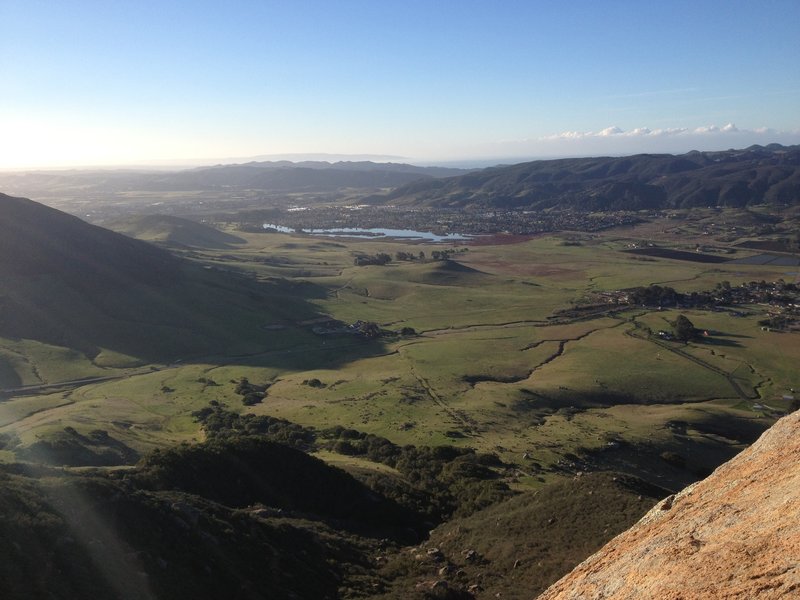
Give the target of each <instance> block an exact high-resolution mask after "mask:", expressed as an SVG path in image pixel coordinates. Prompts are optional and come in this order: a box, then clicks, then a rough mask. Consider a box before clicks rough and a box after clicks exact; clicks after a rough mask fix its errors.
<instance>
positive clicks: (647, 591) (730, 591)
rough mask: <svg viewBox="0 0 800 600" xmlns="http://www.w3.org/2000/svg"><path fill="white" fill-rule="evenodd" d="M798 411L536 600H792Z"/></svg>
mask: <svg viewBox="0 0 800 600" xmlns="http://www.w3.org/2000/svg"><path fill="white" fill-rule="evenodd" d="M799 431H800V412H795V413H793V414H791V415H789V416H787V417H784V418H783V419H781V420H780V421H778V422H777V423H776V424H775V425H773V426H772V428H771V429H769V430H768V431H767V432H766V433H764V435H762V436H761V437H760V438H759V440H758V441H757V442H756V443H755V444H753V445H752V446H751V447H750V448H748V449H747V450H745V451H743V452H742V453H741V454H739V455H738V456H737V457H736V458H734V459H732V460H731V461H729V462H727V463H725V464H724V465H722V466H721V467H719V468H718V469H717V470H716V471H715V472H714V473H713V474H712V475H711V476H709V477H708V478H707V479H704V480H703V481H701V482H699V483H697V484H694V485H692V486H689V487H687V488H686V489H684V490H683V491H682V492H680V493H679V494H676V495H675V496H670V497H669V498H667V499H665V500H664V501H662V502H660V503H659V504H657V505H656V506H655V507H654V508H653V509H652V510H651V511H650V512H649V513H648V514H647V515H646V516H645V517H644V518H643V519H642V520H641V521H639V522H638V523H637V524H636V525H634V526H633V527H632V528H631V529H629V530H628V531H626V532H625V533H623V534H621V535H619V536H618V537H616V538H614V539H613V540H612V541H611V542H609V543H608V544H607V545H606V546H605V547H604V548H603V549H602V550H600V551H599V552H597V553H596V554H594V555H593V556H592V557H590V558H589V559H587V560H586V561H584V562H583V563H582V564H580V565H579V566H578V567H577V568H576V569H575V570H573V571H572V572H571V573H570V574H568V575H567V576H566V577H564V578H563V579H561V580H560V581H558V582H557V583H556V584H554V585H553V586H552V587H550V588H549V589H548V590H547V591H546V592H545V593H544V594H543V595H541V596H540V597H539V600H567V599H571V600H577V599H579V598H598V599H600V598H603V599H609V600H611V599H620V600H621V599H634V598H676V599H677V598H693V599H697V600H703V599H708V600H712V599H718V598H728V599H740V600H750V599H752V598H760V599H765V598H766V599H774V598H787V599H788V598H797V597H798V595H800V563H799V562H798V557H800V468H798V464H800V435H798V432H799Z"/></svg>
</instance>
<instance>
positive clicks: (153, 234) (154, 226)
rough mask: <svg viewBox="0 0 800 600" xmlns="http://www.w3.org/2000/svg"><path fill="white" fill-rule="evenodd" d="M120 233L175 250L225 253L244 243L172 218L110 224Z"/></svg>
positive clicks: (160, 217)
mask: <svg viewBox="0 0 800 600" xmlns="http://www.w3.org/2000/svg"><path fill="white" fill-rule="evenodd" d="M106 226H107V227H108V228H109V229H111V230H113V231H116V232H118V233H124V234H125V235H127V236H129V237H132V238H136V239H139V240H144V241H147V242H158V243H163V244H168V245H173V246H190V247H195V248H206V249H215V250H222V249H225V248H230V247H235V246H237V245H240V244H244V243H245V240H243V239H242V238H240V237H236V236H235V235H231V234H230V233H225V232H224V231H220V230H219V229H215V228H214V227H211V226H209V225H204V224H203V223H198V222H196V221H191V220H189V219H184V218H181V217H175V216H172V215H145V216H141V217H131V218H130V219H126V220H121V221H114V222H112V223H107V224H106Z"/></svg>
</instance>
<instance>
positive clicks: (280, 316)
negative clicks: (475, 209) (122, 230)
mask: <svg viewBox="0 0 800 600" xmlns="http://www.w3.org/2000/svg"><path fill="white" fill-rule="evenodd" d="M634 233H637V231H633V232H631V237H628V234H627V233H625V234H622V233H620V232H609V233H607V234H592V235H590V236H585V238H586V239H585V240H584V241H583V242H582V245H581V246H565V245H563V238H562V237H560V236H544V237H540V238H536V239H533V240H530V241H527V242H524V243H519V244H511V245H501V246H475V247H472V248H470V250H469V251H468V252H462V253H458V254H457V255H456V258H457V263H456V264H447V263H433V262H424V263H423V262H413V263H412V262H409V263H406V262H402V263H397V262H394V263H391V264H390V265H387V266H385V267H377V266H370V267H355V266H353V256H354V255H356V254H358V253H363V254H375V253H376V252H387V253H389V254H392V255H393V254H394V253H395V252H396V251H398V250H406V251H408V250H409V249H411V250H412V251H413V252H414V253H417V252H418V251H419V250H420V249H422V250H424V251H425V252H426V253H427V254H430V251H431V249H432V248H433V247H431V246H428V245H425V244H405V243H402V242H394V241H385V240H384V241H375V240H346V241H345V240H320V239H319V238H313V237H309V236H288V235H282V234H247V233H243V234H241V237H242V238H243V239H244V240H246V242H247V243H246V244H243V245H240V246H237V247H235V248H226V249H217V250H214V249H211V250H204V251H202V252H199V251H198V252H194V253H193V259H192V260H195V261H197V262H199V263H201V264H204V265H211V266H214V267H215V268H223V269H228V270H236V271H244V272H246V273H247V274H248V276H249V277H251V278H253V279H254V280H255V281H256V282H260V285H263V286H266V287H265V288H264V289H266V290H271V291H272V293H274V295H273V296H271V297H270V298H269V299H268V300H267V301H263V300H262V301H261V302H262V305H261V306H263V312H258V311H256V312H255V313H252V312H250V313H247V311H246V310H244V309H247V310H251V309H252V308H253V306H251V305H249V304H247V303H243V304H242V305H241V306H237V307H232V309H231V310H230V311H227V309H226V307H225V306H223V305H220V307H219V314H220V315H222V317H221V318H222V320H221V322H220V325H221V326H222V327H223V328H224V327H228V328H229V329H230V332H229V334H237V335H238V334H239V333H242V332H245V331H247V335H246V336H245V337H244V339H245V340H246V343H240V344H236V343H234V344H232V345H231V346H229V347H227V348H225V347H220V348H219V351H218V352H217V355H216V356H211V354H213V352H210V351H207V352H206V356H204V357H200V356H195V357H194V358H191V357H187V359H185V360H184V361H181V362H174V363H172V364H169V365H165V364H158V363H154V361H152V360H149V359H148V357H146V356H143V355H141V354H137V353H136V352H130V351H126V349H125V348H124V347H123V346H122V345H117V346H116V347H115V346H114V345H108V347H102V348H101V349H100V353H99V354H97V355H96V356H94V357H93V360H90V359H89V358H87V357H86V355H84V354H82V353H80V352H76V351H75V350H70V349H68V348H60V347H57V346H55V345H53V344H49V345H48V344H43V343H41V342H32V341H28V340H15V339H5V340H0V378H2V381H3V382H4V385H5V386H12V385H26V384H33V383H38V381H39V380H41V379H44V380H46V381H57V380H64V379H76V378H79V377H88V376H103V375H113V376H120V378H119V379H114V380H111V381H105V382H101V383H93V384H89V385H83V386H81V387H78V388H76V389H65V390H61V391H58V392H57V393H50V394H45V393H41V394H39V395H30V396H25V397H19V398H12V399H9V400H5V401H3V402H0V433H10V432H14V433H16V434H17V435H18V436H19V437H20V438H21V439H22V441H23V443H30V442H32V441H33V440H35V439H37V437H40V436H46V435H48V433H49V432H54V431H59V430H61V429H63V427H65V426H73V427H75V428H76V429H77V430H78V431H80V432H82V433H85V432H86V431H88V430H90V429H94V428H101V429H107V430H108V431H109V432H110V433H111V434H112V435H113V436H114V437H115V438H117V439H120V440H122V441H123V442H124V443H126V444H128V445H130V446H131V447H133V448H136V449H137V450H140V451H144V450H147V449H150V448H153V447H157V446H163V445H170V444H174V443H178V442H181V441H191V440H192V439H199V438H200V437H201V433H200V431H199V428H198V426H197V424H196V423H194V422H193V420H192V419H191V417H190V416H189V415H190V413H191V411H193V410H196V409H198V408H200V407H203V406H206V405H207V404H208V402H210V401H217V402H220V403H222V404H224V405H226V406H229V407H231V408H234V409H235V410H248V411H251V412H254V413H257V414H269V415H274V416H279V417H284V418H287V419H289V420H292V421H296V422H298V423H301V424H306V425H312V426H315V427H319V428H324V427H329V426H332V425H343V426H345V427H352V428H356V429H359V430H362V431H366V432H369V433H375V434H378V435H382V436H385V437H387V438H389V439H391V440H392V441H394V442H396V443H399V444H405V443H413V444H423V445H424V444H433V445H436V444H443V443H450V444H456V445H463V446H472V447H476V448H478V449H480V450H485V451H498V452H499V453H500V454H501V455H502V456H503V457H504V458H505V459H508V460H512V461H514V462H518V463H519V464H520V465H521V468H522V469H523V472H524V474H523V476H522V479H521V481H522V482H527V483H529V484H530V485H534V486H538V485H540V484H541V481H540V480H539V479H545V480H547V479H549V478H551V477H552V476H553V475H552V474H550V473H548V472H547V471H546V470H543V469H546V468H547V467H548V466H553V465H556V464H557V463H558V462H559V461H560V460H562V458H563V456H564V455H565V454H580V453H581V452H594V451H599V450H601V449H602V448H604V447H605V445H606V444H607V443H608V440H609V439H612V438H614V436H617V437H620V438H621V439H625V440H629V441H630V442H632V443H653V444H666V445H669V444H677V443H678V442H676V441H675V438H674V435H673V432H672V431H670V430H669V429H668V428H667V427H666V424H667V423H669V422H671V421H676V420H678V421H686V422H687V423H689V425H690V427H689V429H688V433H687V435H688V436H689V438H691V439H692V440H695V441H696V443H700V441H701V440H702V439H705V438H703V435H704V434H703V432H702V431H701V429H694V428H693V427H694V425H697V427H701V426H702V425H703V424H704V423H705V422H706V421H707V420H708V419H709V418H710V417H709V415H713V416H714V418H715V419H717V420H724V419H727V418H728V417H731V418H735V419H743V418H751V417H752V418H758V414H759V413H757V412H755V413H754V412H753V410H752V402H750V401H745V400H743V399H742V398H741V397H739V395H737V392H736V389H734V387H732V385H731V382H730V380H729V376H730V377H733V378H734V379H735V381H736V382H738V383H739V384H740V386H741V388H742V389H744V390H751V391H752V390H753V389H754V388H756V389H757V393H758V395H759V401H761V402H763V403H765V404H768V405H769V406H774V407H776V408H782V407H785V404H786V403H785V402H783V401H782V400H781V397H782V395H783V394H785V393H787V390H789V389H790V388H792V387H794V388H797V387H800V382H798V381H797V379H796V377H797V375H796V365H797V364H798V359H799V358H800V342H799V341H798V339H797V336H796V335H793V334H775V333H767V332H762V331H761V330H760V328H759V326H758V325H757V320H758V318H759V316H758V315H757V314H756V313H757V312H759V311H761V310H763V309H762V308H759V307H753V309H752V310H753V312H754V314H753V316H750V317H745V318H734V317H730V316H729V315H728V314H726V313H714V312H707V311H706V312H697V313H691V314H690V315H689V316H690V318H691V319H692V320H693V321H694V322H695V324H696V325H697V326H698V327H703V328H709V329H712V330H713V331H716V332H719V335H715V336H713V339H712V340H707V341H705V342H703V343H701V342H696V343H695V342H693V343H691V344H689V345H688V346H685V347H684V346H681V345H676V349H679V350H681V351H682V352H683V354H679V353H676V352H672V351H670V350H668V349H666V348H664V347H662V346H659V345H657V344H656V343H655V342H654V341H653V340H649V339H647V338H646V337H645V336H643V332H644V330H643V329H639V328H636V327H635V322H638V323H639V324H640V325H641V326H643V327H649V328H651V329H653V330H658V329H666V328H668V323H667V322H668V321H669V320H671V319H674V317H675V316H676V314H677V313H676V314H673V313H672V312H671V311H662V312H658V311H649V312H648V311H645V310H636V311H627V312H624V313H620V314H617V315H614V316H599V317H596V318H591V319H586V320H582V321H574V322H563V323H558V324H556V323H555V322H554V321H553V319H551V318H550V317H552V316H553V314H554V311H556V310H558V309H562V308H568V307H570V306H572V305H573V304H574V303H575V302H578V301H580V300H581V299H583V298H586V297H587V295H589V294H591V293H593V292H597V291H603V290H610V289H620V288H626V287H633V286H638V285H644V284H648V283H655V282H660V283H667V284H668V285H672V286H673V287H675V288H676V289H678V290H679V291H692V290H701V289H710V288H713V287H714V285H716V283H718V282H720V281H723V280H729V281H731V282H732V283H737V282H738V281H740V280H742V281H743V280H750V279H757V280H760V279H774V278H777V277H784V278H787V277H789V276H788V275H787V273H788V272H789V271H791V269H790V268H777V267H752V266H744V265H724V264H715V265H707V264H701V263H692V262H687V261H677V260H669V259H660V258H659V259H653V260H647V261H642V260H635V259H632V258H631V257H630V255H626V254H624V253H622V252H620V250H622V249H624V248H625V246H626V244H627V243H629V242H630V240H631V239H634V238H635V236H634V235H633V234H634ZM650 233H652V232H650ZM237 235H239V234H238V233H237ZM687 239H688V238H687ZM209 277H210V276H209ZM212 279H213V278H212ZM192 293H196V291H195V292H192ZM186 294H189V292H185V293H184V296H182V297H184V299H185V300H186V302H189V299H188V296H186ZM221 298H222V296H212V297H209V298H207V302H206V304H207V305H209V306H210V305H213V304H214V303H215V302H218V301H221ZM256 305H258V302H256ZM245 314H249V316H247V318H244V317H243V315H245ZM320 315H330V316H331V317H333V318H336V319H340V320H342V321H345V322H353V321H356V320H359V319H360V320H366V321H375V322H377V323H380V324H381V325H382V326H383V327H385V328H388V329H399V328H401V327H405V326H410V327H413V328H415V329H416V330H417V332H419V333H420V335H418V336H416V337H411V338H402V339H401V338H395V339H385V340H379V341H375V342H368V341H364V340H359V339H357V338H353V337H349V336H316V335H313V334H312V333H311V332H310V326H307V325H302V324H301V323H302V322H303V320H304V319H305V318H306V317H308V316H320ZM634 321H635V322H634ZM274 324H277V325H279V326H280V327H282V328H281V329H271V330H265V329H261V327H262V326H264V325H274ZM161 331H162V332H163V335H167V336H173V335H181V333H180V332H179V331H178V330H173V331H172V332H168V331H167V330H166V329H162V330H161ZM254 334H257V335H254ZM631 334H633V335H631ZM228 337H230V335H229V336H228ZM254 338H256V339H260V342H258V343H253V339H254ZM191 339H192V338H187V340H184V341H183V342H182V343H183V344H184V347H186V342H187V341H190V340H191ZM776 341H777V343H776ZM237 346H238V347H237ZM693 359H698V361H699V362H698V361H695V360H693ZM151 364H152V365H153V366H154V367H155V368H158V369H161V370H158V371H153V372H149V371H148V366H149V365H151ZM164 367H169V368H164ZM125 375H130V376H129V377H125ZM241 377H247V378H248V379H249V380H250V381H251V382H254V383H258V384H261V383H271V387H270V388H269V390H268V393H267V397H266V398H265V399H264V401H263V402H262V403H261V404H258V405H255V406H253V407H249V408H247V409H245V407H243V406H242V404H241V398H240V397H239V396H237V395H236V394H235V393H234V387H235V385H234V384H233V383H231V382H232V381H233V382H235V381H238V380H239V379H240V378H241ZM201 379H205V380H209V379H210V380H213V381H214V382H215V383H217V384H218V385H208V384H207V383H203V382H201ZM312 379H318V380H320V381H321V382H322V384H323V386H322V387H312V386H309V385H308V383H307V382H308V381H310V380H312ZM165 390H168V391H165ZM767 421H768V420H764V426H766V423H767ZM725 422H727V421H725ZM718 441H719V440H718ZM693 443H695V442H693ZM719 443H722V442H719ZM736 444H738V442H736V441H735V440H734V441H733V442H731V447H739V446H736ZM709 452H710V450H709ZM526 453H527V454H528V456H529V457H530V458H529V459H524V460H523V459H522V456H523V455H524V454H526ZM533 463H536V464H538V465H540V466H541V467H542V468H541V469H539V468H534V467H532V466H531V465H532V464H533ZM525 469H527V471H525Z"/></svg>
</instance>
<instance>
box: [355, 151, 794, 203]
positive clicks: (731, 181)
mask: <svg viewBox="0 0 800 600" xmlns="http://www.w3.org/2000/svg"><path fill="white" fill-rule="evenodd" d="M798 199H800V147H798V146H789V147H783V146H780V145H778V144H771V145H769V146H767V147H763V146H751V147H750V148H747V149H744V150H727V151H723V152H689V153H687V154H682V155H678V156H673V155H671V154H638V155H635V156H623V157H596V158H566V159H559V160H539V161H533V162H526V163H521V164H517V165H511V166H500V167H493V168H490V169H484V170H482V171H478V172H475V173H469V174H466V175H461V176H458V177H450V178H447V179H437V180H428V181H418V182H414V183H410V184H408V185H405V186H401V187H399V188H397V189H395V190H393V191H392V192H390V193H388V194H387V195H385V196H373V197H372V198H371V201H372V202H373V203H376V204H381V203H388V204H392V205H411V206H431V207H438V208H446V207H470V208H487V207H491V208H536V209H545V208H553V207H560V208H571V209H578V210H586V211H608V210H642V209H663V208H690V207H706V206H728V207H742V206H750V205H755V204H763V203H768V204H776V205H784V204H796V203H797V202H798Z"/></svg>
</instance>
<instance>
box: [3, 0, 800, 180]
mask: <svg viewBox="0 0 800 600" xmlns="http://www.w3.org/2000/svg"><path fill="white" fill-rule="evenodd" d="M0 24H2V33H0V78H1V79H0V81H2V94H0V136H1V138H2V144H0V168H3V167H6V168H8V167H18V166H51V165H71V164H108V163H133V162H146V161H149V160H163V159H185V158H209V159H211V158H214V159H217V158H224V157H248V156H256V155H265V154H287V153H322V152H324V153H332V154H374V155H394V156H402V157H405V158H407V159H409V160H416V161H422V160H428V161H439V162H441V161H447V160H458V159H466V158H495V157H497V158H509V157H520V158H527V157H536V156H556V155H586V154H625V153H632V152H638V151H649V152H655V151H671V152H674V151H684V150H688V149H691V148H698V149H704V148H728V147H740V146H744V145H749V144H750V143H755V142H758V143H769V142H772V141H779V142H783V143H799V142H800V33H799V32H800V0H759V1H758V2H756V1H752V0H726V1H722V0H719V1H702V0H691V1H664V2H650V1H643V0H632V1H615V0H602V1H600V0H594V1H583V0H573V1H570V2H564V1H553V2H545V1H537V0H527V1H516V0H506V1H504V0H491V1H488V0H487V1H475V0H459V1H448V0H426V1H417V0H403V1H393V0H392V1H390V0H372V1H366V0H360V1H355V0H326V1H302V0H294V1H291V2H289V1H286V0H280V1H273V0H259V1H236V0H229V1H226V2H222V1H218V2H205V1H202V0H194V1H191V2H188V1H186V2H184V1H177V0H173V1H169V2H168V1H158V2H155V1H148V0H136V1H134V0H130V1H129V0H102V1H100V0H98V1H93V0H83V1H78V0H0ZM726 125H727V127H726Z"/></svg>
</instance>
